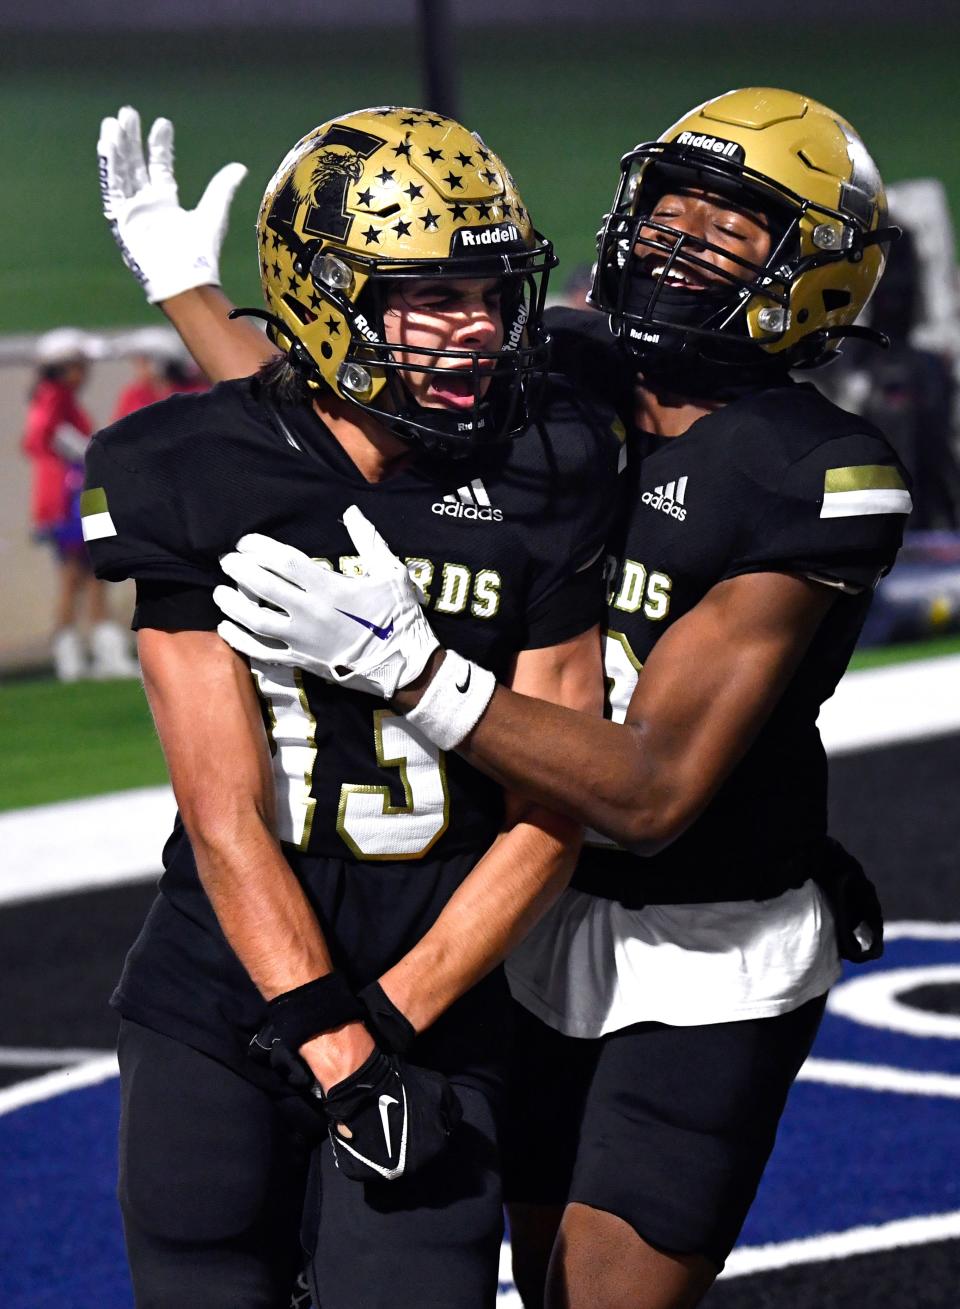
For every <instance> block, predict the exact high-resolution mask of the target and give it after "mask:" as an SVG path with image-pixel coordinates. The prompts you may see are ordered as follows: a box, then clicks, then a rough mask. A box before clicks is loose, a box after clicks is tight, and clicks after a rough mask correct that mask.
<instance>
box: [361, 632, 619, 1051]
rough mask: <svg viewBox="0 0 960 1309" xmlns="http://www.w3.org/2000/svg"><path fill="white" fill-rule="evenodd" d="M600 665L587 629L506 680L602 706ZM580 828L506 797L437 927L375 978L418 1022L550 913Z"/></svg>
mask: <svg viewBox="0 0 960 1309" xmlns="http://www.w3.org/2000/svg"><path fill="white" fill-rule="evenodd" d="M601 672H602V669H601V665H600V647H599V640H598V634H597V632H596V629H593V630H592V631H590V632H586V633H584V634H583V635H582V636H579V637H576V638H574V639H573V640H572V641H569V642H565V643H564V644H562V645H560V646H554V647H550V648H548V649H545V650H530V651H525V652H523V654H521V655H520V656H519V657H518V659H517V662H516V666H515V668H514V672H513V676H512V681H513V683H514V685H516V686H520V687H523V688H526V689H533V688H536V689H537V690H538V691H539V692H540V693H541V694H543V695H545V696H550V697H552V698H554V699H556V700H558V701H560V702H562V703H564V704H567V705H571V706H574V707H576V708H578V709H580V710H582V711H584V712H585V713H592V714H599V713H600V710H601V707H602V700H601V686H602V683H601ZM581 834H582V833H581V828H580V825H579V824H578V823H576V822H574V821H572V820H570V819H567V818H563V817H561V816H560V815H559V814H556V813H553V812H551V811H548V810H545V809H543V808H541V807H539V806H536V805H533V804H530V803H529V802H528V801H526V800H520V799H518V798H517V797H508V826H507V827H506V829H505V830H504V831H503V832H501V834H500V836H499V837H498V838H497V840H496V842H495V843H494V844H493V846H492V847H491V848H490V850H488V851H487V853H486V854H485V855H484V857H483V858H482V859H481V860H480V861H479V862H478V863H477V865H476V867H475V868H474V869H473V870H472V871H471V873H470V875H469V876H468V877H467V878H466V879H465V880H464V882H463V883H462V884H461V885H460V886H459V887H458V888H457V890H456V892H455V893H454V894H453V896H451V898H450V900H449V901H448V903H447V904H446V905H445V906H444V908H443V911H442V913H441V914H440V916H439V917H438V919H437V921H436V922H435V923H434V925H433V927H432V928H431V929H430V930H429V931H428V932H427V933H426V934H425V935H424V936H423V937H422V938H421V940H420V941H419V942H418V943H417V944H416V945H415V946H414V947H413V949H412V950H410V951H409V952H408V954H406V955H405V956H404V958H403V959H401V960H400V961H399V963H398V964H396V965H395V967H394V968H392V969H391V970H390V971H389V972H388V973H387V974H385V976H384V977H383V978H382V979H381V981H382V984H383V986H384V989H385V990H386V992H387V994H388V995H389V996H390V997H391V999H392V1000H393V1002H394V1003H395V1004H396V1005H398V1007H399V1008H400V1009H401V1010H402V1011H403V1013H404V1014H405V1015H406V1016H407V1018H409V1020H410V1021H411V1022H412V1023H413V1025H414V1027H416V1028H417V1030H418V1031H419V1030H422V1029H423V1028H425V1027H428V1026H429V1025H430V1024H431V1023H432V1022H434V1021H435V1019H436V1018H437V1017H439V1015H440V1014H441V1013H442V1012H443V1011H444V1010H445V1009H446V1008H447V1007H448V1006H449V1005H450V1004H452V1003H453V1001H454V1000H456V999H457V998H458V997H459V996H460V995H462V994H463V993H464V992H465V991H467V990H468V989H469V988H470V987H471V986H473V985H474V984H475V983H476V982H478V981H479V980H480V978H482V977H484V976H485V975H486V974H487V973H488V972H489V971H490V970H491V969H492V968H494V967H495V966H496V965H497V964H498V963H500V962H501V961H502V960H503V959H504V958H505V956H506V955H507V954H509V952H510V951H511V950H512V949H513V947H514V946H515V945H516V944H517V943H518V942H519V941H520V940H522V939H523V937H524V936H525V935H526V933H527V932H528V931H529V930H530V929H531V927H533V925H534V923H536V922H537V920H538V919H539V918H540V917H541V916H542V915H543V914H544V913H546V911H547V909H548V908H549V907H550V905H551V904H552V903H553V902H554V900H556V898H557V896H558V895H559V894H560V892H561V891H562V890H563V888H564V887H565V886H566V885H567V882H568V881H569V880H570V876H571V874H572V872H573V868H574V864H575V863H576V858H577V855H578V853H579V850H580V841H581Z"/></svg>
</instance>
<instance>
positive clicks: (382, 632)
mask: <svg viewBox="0 0 960 1309" xmlns="http://www.w3.org/2000/svg"><path fill="white" fill-rule="evenodd" d="M337 613H338V614H343V616H344V618H352V619H353V621H354V622H355V623H359V624H360V625H361V627H368V628H369V629H370V631H371V632H372V633H373V634H374V636H377V637H379V638H380V640H381V641H386V640H387V638H388V637H390V636H393V619H392V618H391V619H390V622H389V623H388V624H387V626H386V627H378V626H377V625H376V623H371V622H370V620H369V619H368V618H361V617H360V615H359V614H350V613H348V612H347V611H346V609H338V610H337Z"/></svg>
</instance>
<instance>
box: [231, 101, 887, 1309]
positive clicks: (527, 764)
mask: <svg viewBox="0 0 960 1309" xmlns="http://www.w3.org/2000/svg"><path fill="white" fill-rule="evenodd" d="M894 235H895V232H894V231H893V229H891V228H890V227H888V226H887V220H886V207H885V201H884V192H883V187H882V184H881V180H880V177H879V175H878V172H877V170H876V167H875V165H874V164H873V161H872V160H871V158H870V156H869V155H868V153H867V151H866V149H865V147H864V145H863V142H862V141H861V139H860V138H859V136H858V135H857V134H856V132H855V131H854V130H853V128H852V127H851V126H850V124H849V123H847V122H846V121H845V120H843V119H842V118H841V117H839V115H837V114H836V113H834V112H833V111H831V110H829V109H827V108H826V107H825V106H823V105H821V104H818V103H817V102H816V101H813V100H811V99H809V98H808V97H804V96H801V95H797V94H793V93H790V92H786V91H777V90H771V89H767V88H760V89H755V88H754V89H747V90H742V91H736V92H731V93H728V94H726V95H723V96H720V97H718V98H717V99H715V100H712V101H708V102H707V103H705V104H704V105H702V106H700V107H699V108H697V109H696V110H694V111H693V112H692V113H691V114H689V115H687V116H685V117H684V118H683V119H681V120H680V121H679V122H678V123H676V124H675V125H674V126H673V127H671V128H670V129H668V131H667V132H665V133H664V135H663V136H662V137H661V138H660V139H659V140H657V141H652V142H647V143H645V144H642V145H640V146H638V147H637V148H636V149H634V150H632V151H631V152H630V153H629V154H627V155H626V156H625V158H624V159H623V161H622V164H621V175H620V180H619V184H618V188H617V192H616V196H615V200H614V205H613V208H612V211H611V213H610V214H609V215H608V216H607V218H606V219H605V222H604V225H603V229H602V232H601V235H600V238H599V252H598V262H597V268H596V273H595V278H594V284H593V290H592V299H593V303H594V305H595V306H596V307H597V308H599V309H601V310H603V311H604V313H605V314H606V315H608V316H609V326H610V328H612V338H611V337H610V334H609V333H608V328H607V323H606V322H604V320H603V319H601V318H600V317H599V316H596V317H595V318H594V320H593V322H592V323H591V321H590V318H589V315H586V316H580V317H579V318H576V317H574V318H571V317H569V316H567V317H565V318H563V319H561V320H559V321H557V323H556V324H555V327H556V333H557V338H558V339H557V344H558V347H559V350H558V358H559V359H560V360H561V361H562V362H564V363H565V366H566V368H567V370H568V371H573V372H575V373H577V374H578V376H579V378H580V383H581V385H582V386H584V387H594V388H595V387H596V386H597V385H598V379H599V385H601V386H602V387H603V389H604V390H605V391H606V393H607V394H608V396H612V395H614V394H619V396H620V402H621V405H624V406H626V405H629V411H630V412H629V415H628V416H629V417H630V418H631V419H632V428H633V430H632V431H631V433H630V437H629V444H630V454H631V457H630V458H629V460H628V473H627V478H628V481H629V487H628V494H627V501H628V508H627V512H626V514H625V516H624V517H623V519H622V521H621V522H620V523H619V525H618V526H617V527H616V528H614V529H613V531H612V533H611V536H610V548H611V567H610V573H609V599H608V612H607V623H608V631H607V634H606V636H605V654H606V676H607V685H608V687H609V695H608V716H609V719H610V721H600V720H594V719H591V718H590V717H588V716H586V715H583V714H579V713H576V712H573V711H571V710H569V709H565V708H561V707H557V706H554V705H549V704H546V703H544V702H542V701H539V700H537V699H533V698H530V697H525V696H518V695H516V694H515V693H513V692H511V691H510V690H509V689H508V688H505V687H503V686H499V685H497V682H496V679H495V678H494V677H493V675H492V673H491V671H490V670H487V669H484V668H483V667H482V666H481V665H479V664H477V663H476V661H473V660H469V659H465V658H462V657H461V655H460V654H459V653H454V652H453V651H451V650H449V649H446V650H445V649H444V648H443V643H442V641H440V640H438V645H437V648H436V649H435V650H434V651H433V652H432V654H431V656H430V658H429V660H428V661H427V664H426V665H425V666H422V650H423V646H424V644H425V643H429V642H430V640H431V638H430V635H429V630H430V629H429V628H428V626H427V623H426V621H425V619H424V617H423V616H422V613H421V608H420V605H419V604H418V602H417V598H416V595H415V591H414V588H413V586H412V584H411V583H410V582H409V581H408V579H407V578H406V574H405V573H404V571H403V569H402V567H401V566H400V565H398V564H397V563H396V561H395V560H393V559H392V557H391V555H390V552H389V550H388V549H387V546H386V544H385V543H384V541H382V540H381V539H379V537H378V536H376V534H374V533H372V532H371V531H370V530H369V527H368V526H366V525H365V524H364V522H363V519H362V517H357V516H355V515H354V513H353V512H352V511H351V514H350V515H349V516H348V523H349V525H350V526H351V528H352V530H354V531H355V532H356V533H357V541H358V542H359V541H360V540H361V534H363V539H364V548H363V549H362V550H360V551H359V568H360V571H359V575H358V576H356V577H353V578H337V577H334V576H332V575H331V574H329V573H324V572H322V571H321V570H319V569H317V568H315V567H313V566H311V565H309V562H308V561H304V562H302V563H301V562H300V561H299V559H298V558H297V556H296V554H295V553H293V554H291V553H287V556H286V559H285V560H284V552H283V551H282V550H281V549H280V548H279V547H277V545H276V543H262V542H257V541H241V542H240V543H239V549H238V552H237V555H236V556H235V559H237V560H242V561H243V564H242V566H237V565H235V564H234V563H233V562H231V566H230V570H231V571H233V570H234V569H235V575H236V576H237V577H239V578H240V579H241V581H242V592H243V593H241V592H239V591H236V592H221V593H219V598H220V600H221V601H222V607H223V608H224V610H225V611H226V612H227V613H228V615H229V621H228V622H227V623H225V624H224V625H223V626H222V627H221V631H223V632H224V634H225V635H226V637H227V639H229V640H231V641H233V642H235V643H236V644H237V646H238V647H239V648H241V649H245V650H247V651H248V652H250V653H256V652H259V653H260V654H261V655H262V656H264V657H267V658H270V659H273V660H276V661H277V662H278V664H279V665H280V666H284V665H286V664H289V663H290V662H291V661H292V660H295V659H296V660H302V659H304V658H309V659H310V660H311V664H312V667H314V668H315V669H316V670H317V671H318V672H320V674H321V675H322V676H326V677H328V678H331V679H342V678H344V677H349V678H351V679H353V681H354V684H355V685H362V686H365V687H366V688H367V689H369V690H371V691H373V692H376V691H377V690H378V689H379V690H380V693H381V694H384V695H386V696H387V698H388V699H389V700H390V703H391V704H392V705H393V707H394V708H396V709H398V710H402V711H403V712H404V713H405V717H406V721H407V722H408V723H412V724H413V725H414V726H416V728H417V730H418V731H420V732H422V733H423V734H424V735H425V736H426V737H428V738H429V739H431V740H433V741H435V742H438V743H442V745H443V747H444V748H445V749H451V748H456V749H457V751H458V753H459V755H460V757H461V758H462V759H464V760H466V761H468V762H470V763H472V764H473V765H474V766H475V767H477V768H478V769H480V770H481V771H483V772H485V773H486V774H487V775H488V776H490V777H493V778H496V779H497V780H499V781H500V782H502V783H503V784H504V785H506V786H508V787H510V788H516V789H518V790H521V791H523V792H524V793H525V794H530V795H533V796H535V797H536V798H537V799H538V800H539V801H540V802H541V803H542V804H544V805H547V806H549V807H551V808H555V809H556V810H558V811H560V812H563V813H565V814H568V815H570V816H571V817H575V818H577V819H579V820H580V821H582V822H584V823H585V824H588V825H589V826H590V828H591V829H593V831H594V833H595V835H594V836H592V837H591V838H590V845H589V847H588V849H587V850H586V851H585V853H584V855H583V858H582V860H581V862H580V866H579V868H578V871H577V874H576V876H575V881H574V887H573V888H572V889H571V890H569V891H567V892H566V893H565V894H564V896H563V897H562V898H561V900H560V901H559V903H558V904H557V905H556V906H555V908H554V909H553V910H552V911H551V912H550V913H549V914H548V915H547V917H546V918H544V919H543V920H542V921H541V923H540V924H539V926H538V927H536V928H534V930H533V932H532V933H531V934H530V936H528V937H527V938H526V940H525V942H524V943H523V944H522V945H521V946H520V947H519V949H518V950H517V951H516V952H515V953H514V955H513V956H512V958H511V961H510V965H509V973H510V982H511V988H512V991H513V994H514V995H515V997H517V998H518V999H519V1000H520V1002H521V1005H522V1008H523V1010H524V1011H525V1013H526V1015H527V1016H526V1018H525V1019H524V1023H523V1026H522V1028H521V1031H522V1036H523V1039H522V1041H521V1042H520V1066H519V1071H518V1074H517V1081H516V1084H515V1086H514V1088H513V1095H514V1098H513V1105H512V1110H513V1129H512V1135H510V1136H508V1139H507V1151H506V1154H507V1160H508V1169H509V1170H510V1174H511V1175H510V1178H509V1191H510V1193H511V1194H512V1197H513V1199H514V1201H515V1202H518V1203H516V1204H515V1208H514V1209H513V1210H512V1230H513V1234H514V1243H515V1269H516V1272H517V1278H518V1282H519V1284H520V1286H521V1290H522V1292H523V1295H524V1299H525V1303H526V1304H527V1305H529V1306H533V1305H535V1304H538V1303H540V1302H541V1297H542V1294H543V1290H542V1287H543V1280H544V1276H545V1274H544V1264H545V1261H546V1252H548V1251H549V1249H550V1247H551V1244H552V1239H551V1238H552V1233H553V1229H552V1227H551V1221H553V1222H555V1221H556V1220H557V1219H558V1217H559V1215H560V1214H561V1212H562V1219H560V1225H559V1240H558V1241H557V1242H556V1245H555V1246H554V1253H553V1257H552V1262H551V1265H550V1272H549V1276H548V1277H547V1279H546V1280H547V1301H548V1303H550V1304H552V1305H561V1304H562V1305H565V1306H591V1309H596V1306H611V1307H613V1306H622V1305H627V1304H629V1305H631V1306H642V1307H643V1309H668V1307H670V1306H689V1305H693V1304H696V1303H697V1302H698V1301H699V1300H700V1298H701V1297H702V1295H703V1294H704V1293H705V1291H706V1289H707V1288H708V1286H709V1285H710V1283H711V1282H712V1280H713V1278H714V1277H715V1276H716V1273H717V1272H718V1270H719V1269H720V1268H721V1267H722V1266H723V1263H724V1261H725V1259H726V1257H727V1255H728V1253H729V1251H730V1249H731V1247H732V1245H733V1243H734V1241H735V1239H736V1237H737V1233H738V1232H739V1230H740V1227H741V1225H742V1223H743V1220H744V1218H745V1215H746V1213H747V1210H748V1208H749V1205H750V1203H751V1201H752V1198H753V1196H754V1194H755V1192H756V1188H757V1185H758V1182H759V1179H760V1176H761V1174H762V1171H763V1168H764V1165H765V1163H766V1160H767V1158H768V1156H769V1153H770V1150H771V1148H772V1145H773V1141H774V1136H775V1132H776V1127H777V1123H778V1121H779V1118H780V1114H781V1112H782V1109H783V1105H784V1101H785V1098H786V1095H787V1091H788V1089H789V1087H790V1084H791V1082H792V1080H793V1078H794V1077H795V1075H796V1072H797V1070H798V1068H799V1067H800V1065H801V1063H802V1062H803V1059H804V1058H805V1057H806V1054H807V1053H808V1051H809V1049H810V1046H811V1043H812V1041H813V1038H814V1035H815V1032H816V1029H817V1025H818V1022H819V1019H820V1016H821V1014H822V1011H823V1006H824V1002H825V996H826V992H827V989H828V987H829V986H830V985H831V983H832V982H833V981H834V980H835V979H836V977H837V976H838V974H839V959H838V944H839V945H840V946H841V947H842V948H843V950H844V953H845V954H846V955H847V956H848V957H852V958H858V959H862V958H865V957H870V956H871V955H874V954H875V953H876V952H877V951H878V950H879V948H880V930H881V927H880V924H879V922H878V920H877V919H876V916H875V915H874V914H873V913H872V912H871V906H870V905H869V904H866V907H865V908H864V906H862V905H851V897H850V893H851V891H856V888H857V883H858V876H857V869H856V867H855V866H852V865H851V863H850V861H849V858H848V857H847V856H845V854H844V853H843V852H842V851H841V850H839V849H838V847H836V846H835V845H834V844H832V843H831V842H830V841H829V840H828V838H827V812H826V762H825V757H824V753H823V749H822V746H821V744H820V740H819V737H818V733H817V727H816V719H817V715H818V712H819V707H820V705H821V704H822V703H823V701H824V700H825V699H826V698H827V697H828V696H829V695H830V694H832V692H833V690H834V688H835V687H836V684H837V682H838V680H839V678H840V676H841V675H842V673H843V671H844V668H845V667H846V664H847V661H848V659H849V657H850V653H851V651H852V649H853V647H854V644H855V642H856V639H857V634H858V632H859V630H860V627H861V624H862V622H863V618H864V615H865V612H866V609H867V606H868V605H869V602H870V593H871V589H872V587H873V585H874V584H875V582H876V581H877V579H878V578H879V577H880V576H882V575H883V574H884V573H885V572H886V571H887V570H888V569H889V568H890V567H891V565H892V563H893V560H894V557H895V554H896V551H897V548H898V545H899V542H900V539H901V534H902V528H903V524H904V521H905V516H906V514H907V513H908V512H909V510H910V504H911V502H910V494H909V491H908V489H907V486H906V483H905V480H904V471H903V469H902V467H901V466H900V464H899V462H898V460H897V458H896V456H895V454H894V453H893V451H892V449H891V447H890V445H889V444H888V442H887V441H886V440H885V439H884V437H883V436H882V434H881V433H880V432H879V431H878V430H877V429H875V428H874V427H872V426H871V425H870V424H869V423H867V422H865V421H864V420H862V419H860V418H857V417H856V416H854V415H851V414H848V413H845V412H843V411H842V410H840V409H838V408H836V407H835V406H834V405H832V404H831V403H829V402H828V401H827V400H826V399H824V398H823V397H822V396H821V395H820V394H819V393H818V392H817V391H816V390H815V389H814V388H813V387H811V386H810V385H808V384H803V383H798V382H796V381H795V380H793V379H792V378H791V370H795V369H805V368H811V367H814V366H816V365H819V364H823V363H826V362H828V361H829V359H830V358H831V357H832V356H833V355H834V354H835V353H836V350H837V348H838V342H839V341H840V340H841V339H842V337H843V336H845V335H850V334H852V333H853V334H857V333H859V334H863V331H864V329H859V328H857V327H856V326H855V325H854V322H855V319H856V318H857V316H858V314H859V313H860V311H861V310H862V309H863V307H864V305H865V304H866V302H867V300H868V299H869V297H870V295H871V293H872V291H873V289H874V287H875V285H876V283H877V280H878V278H879V277H880V274H881V272H882V269H883V264H884V250H885V246H886V245H887V243H889V241H890V240H891V239H892V238H893V236H894ZM616 343H619V346H620V348H621V349H622V351H623V353H624V355H625V356H626V358H627V359H628V361H629V365H630V368H629V373H628V375H626V376H625V375H624V374H623V372H622V370H621V369H620V368H619V367H618V361H617V358H616V356H615V355H612V354H611V351H610V348H609V347H610V346H612V345H614V344H616ZM634 454H637V455H639V456H640V458H636V459H635V458H633V457H632V456H633V455H634ZM267 569H269V572H268V571H267ZM287 576H290V577H295V578H296V581H297V586H298V588H299V589H298V591H297V594H296V597H295V598H294V599H291V593H290V586H289V583H288V582H285V580H284V579H285V577H287ZM252 596H259V598H260V599H261V600H262V601H264V602H265V603H264V604H261V605H259V606H258V605H257V604H256V603H255V602H254V601H253V599H252V598H251V597H252ZM344 610H346V611H349V612H350V613H354V614H359V615H363V616H365V617H366V618H367V619H368V621H369V622H371V623H374V622H375V623H377V624H380V625H382V624H385V623H387V621H388V620H389V622H390V623H392V624H393V625H394V630H395V632H396V633H397V636H396V637H395V638H391V639H390V640H389V641H388V642H386V643H384V642H377V641H375V640H373V639H372V638H370V636H369V635H366V636H361V637H360V638H359V639H357V638H356V635H355V633H354V632H353V631H352V629H351V627H350V624H349V623H348V622H346V621H345V620H344V619H343V618H342V617H341V615H342V613H343V611H344ZM408 646H410V648H411V649H413V650H414V651H415V652H416V658H415V659H413V660H412V661H411V663H410V666H409V668H407V667H406V653H405V652H406V649H407V647H408ZM293 652H296V653H295V654H294V653H293ZM385 659H386V661H387V662H388V663H389V666H390V668H391V677H390V681H389V685H393V684H396V686H398V687H399V688H400V689H399V690H398V691H396V692H394V693H393V695H392V696H391V695H390V694H389V685H387V684H385V682H384V679H383V678H382V675H381V672H380V669H381V668H382V666H383V664H384V661H385ZM551 1206H552V1207H553V1208H552V1212H553V1220H551V1217H550V1207H551ZM564 1206H565V1207H564Z"/></svg>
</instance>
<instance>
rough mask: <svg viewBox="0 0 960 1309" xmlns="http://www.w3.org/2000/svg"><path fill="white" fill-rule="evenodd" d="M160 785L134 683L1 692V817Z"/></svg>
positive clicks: (159, 758)
mask: <svg viewBox="0 0 960 1309" xmlns="http://www.w3.org/2000/svg"><path fill="white" fill-rule="evenodd" d="M166 780H167V770H166V767H165V765H164V762H163V755H162V754H161V753H160V744H159V742H158V741H157V738H156V735H155V734H154V730H153V723H152V722H151V719H150V712H149V710H148V709H147V702H146V700H145V699H144V695H143V687H142V686H141V685H140V683H139V682H138V681H126V682H79V683H76V684H74V685H70V686H67V685H63V684H62V683H60V682H52V681H22V682H11V683H8V684H7V685H6V686H3V687H0V809H17V808H19V807H21V806H22V805H31V804H44V803H46V802H48V801H53V800H70V799H74V798H77V797H80V796H84V795H100V794H101V793H103V792H106V791H120V790H126V789H127V788H129V787H133V786H155V785H157V784H159V783H160V782H165V781H166Z"/></svg>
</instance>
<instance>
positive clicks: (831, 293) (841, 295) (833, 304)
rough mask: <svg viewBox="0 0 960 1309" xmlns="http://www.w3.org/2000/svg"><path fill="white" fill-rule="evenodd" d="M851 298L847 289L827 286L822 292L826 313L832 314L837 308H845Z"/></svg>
mask: <svg viewBox="0 0 960 1309" xmlns="http://www.w3.org/2000/svg"><path fill="white" fill-rule="evenodd" d="M852 299H853V296H851V294H850V292H849V291H838V290H835V289H831V288H830V287H827V288H826V289H825V290H824V292H823V308H824V310H825V312H826V313H828V314H832V313H833V312H834V311H835V310H837V309H846V307H847V305H848V304H849V303H850V301H851V300H852Z"/></svg>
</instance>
